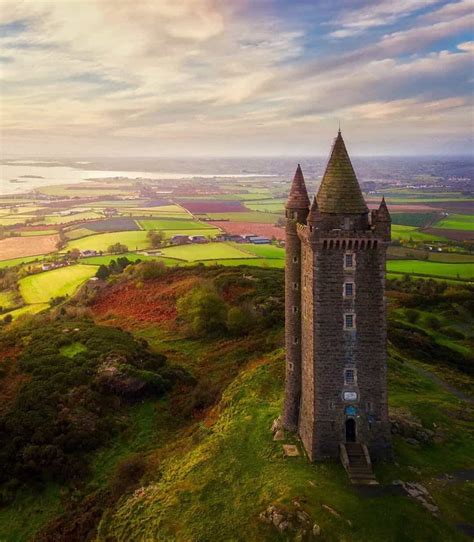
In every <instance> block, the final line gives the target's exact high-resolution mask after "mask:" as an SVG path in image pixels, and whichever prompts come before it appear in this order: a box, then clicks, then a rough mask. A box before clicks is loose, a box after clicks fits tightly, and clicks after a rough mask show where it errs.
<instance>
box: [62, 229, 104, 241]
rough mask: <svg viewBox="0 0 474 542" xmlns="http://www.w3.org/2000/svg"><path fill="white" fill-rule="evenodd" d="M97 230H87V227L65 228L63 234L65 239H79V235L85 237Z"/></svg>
mask: <svg viewBox="0 0 474 542" xmlns="http://www.w3.org/2000/svg"><path fill="white" fill-rule="evenodd" d="M96 233H97V232H96V231H93V230H89V229H88V228H80V227H77V228H73V229H71V230H66V231H65V232H64V235H65V236H66V238H67V239H71V240H72V239H80V238H81V237H87V236H88V235H95V234H96Z"/></svg>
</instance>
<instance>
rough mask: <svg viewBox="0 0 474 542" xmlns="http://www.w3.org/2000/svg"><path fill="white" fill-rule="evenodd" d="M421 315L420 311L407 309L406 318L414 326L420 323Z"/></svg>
mask: <svg viewBox="0 0 474 542" xmlns="http://www.w3.org/2000/svg"><path fill="white" fill-rule="evenodd" d="M419 316H420V315H419V313H418V311H416V310H414V309H407V310H406V311H405V317H406V319H407V320H408V321H409V322H410V324H414V323H415V322H417V321H418V319H419Z"/></svg>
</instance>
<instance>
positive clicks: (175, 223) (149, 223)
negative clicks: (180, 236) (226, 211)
mask: <svg viewBox="0 0 474 542" xmlns="http://www.w3.org/2000/svg"><path fill="white" fill-rule="evenodd" d="M137 222H138V223H139V225H140V227H141V228H142V229H144V230H189V231H190V232H191V233H190V235H192V230H204V229H207V228H212V225H211V224H207V223H206V222H198V221H197V220H192V219H191V217H189V220H173V219H170V218H169V219H162V220H158V219H157V220H155V219H153V220H138V221H137Z"/></svg>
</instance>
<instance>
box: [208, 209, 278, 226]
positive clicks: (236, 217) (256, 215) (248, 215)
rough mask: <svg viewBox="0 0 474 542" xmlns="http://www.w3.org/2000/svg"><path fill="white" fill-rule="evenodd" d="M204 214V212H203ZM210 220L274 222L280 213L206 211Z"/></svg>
mask: <svg viewBox="0 0 474 542" xmlns="http://www.w3.org/2000/svg"><path fill="white" fill-rule="evenodd" d="M203 214H204V213H203ZM205 216H208V217H209V218H211V219H212V220H230V221H231V222H256V223H262V224H276V222H277V220H278V219H279V218H280V217H281V215H280V214H274V213H261V212H259V211H248V212H242V213H206V214H205Z"/></svg>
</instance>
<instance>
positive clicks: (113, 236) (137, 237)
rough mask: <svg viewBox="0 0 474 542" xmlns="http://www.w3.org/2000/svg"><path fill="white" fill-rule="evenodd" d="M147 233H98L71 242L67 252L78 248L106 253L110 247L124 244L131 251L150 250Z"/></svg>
mask: <svg viewBox="0 0 474 542" xmlns="http://www.w3.org/2000/svg"><path fill="white" fill-rule="evenodd" d="M147 234H148V232H146V231H119V232H114V233H98V234H96V235H89V236H88V237H83V238H81V239H74V240H72V241H69V243H68V244H67V246H66V250H72V249H73V248H78V249H79V250H98V251H100V250H101V251H103V252H106V251H107V249H108V248H109V246H110V245H113V244H114V243H122V244H124V245H126V246H127V247H128V248H129V249H130V250H141V249H144V248H148V247H149V246H150V243H149V242H148V239H147Z"/></svg>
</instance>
